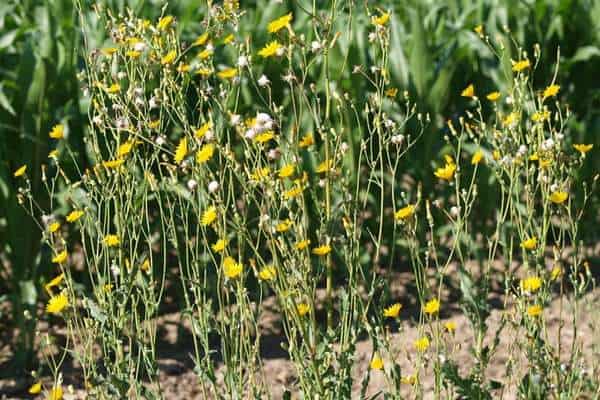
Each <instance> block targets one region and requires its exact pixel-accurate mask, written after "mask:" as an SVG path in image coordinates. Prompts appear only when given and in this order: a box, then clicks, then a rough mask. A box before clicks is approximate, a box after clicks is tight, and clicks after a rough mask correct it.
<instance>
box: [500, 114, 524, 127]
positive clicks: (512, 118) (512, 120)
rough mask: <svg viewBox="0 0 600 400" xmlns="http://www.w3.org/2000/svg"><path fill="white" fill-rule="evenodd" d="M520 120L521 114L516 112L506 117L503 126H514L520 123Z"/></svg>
mask: <svg viewBox="0 0 600 400" xmlns="http://www.w3.org/2000/svg"><path fill="white" fill-rule="evenodd" d="M519 118H520V116H519V113H518V112H516V111H513V112H511V113H510V114H508V115H507V116H506V117H504V119H503V120H502V124H504V126H510V125H513V124H514V123H516V122H517V121H519Z"/></svg>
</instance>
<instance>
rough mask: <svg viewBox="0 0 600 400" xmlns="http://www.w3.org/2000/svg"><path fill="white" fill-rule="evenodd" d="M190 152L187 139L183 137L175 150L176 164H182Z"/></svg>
mask: <svg viewBox="0 0 600 400" xmlns="http://www.w3.org/2000/svg"><path fill="white" fill-rule="evenodd" d="M187 152H188V142H187V137H185V136H184V137H182V138H181V140H180V141H179V144H178V145H177V148H176V149H175V158H174V160H175V164H181V162H182V161H183V159H184V158H185V156H186V155H187Z"/></svg>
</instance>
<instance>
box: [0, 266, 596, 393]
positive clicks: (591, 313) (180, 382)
mask: <svg viewBox="0 0 600 400" xmlns="http://www.w3.org/2000/svg"><path fill="white" fill-rule="evenodd" d="M411 279H412V274H410V273H399V274H397V275H395V276H394V282H395V284H394V286H393V287H392V292H393V294H394V297H396V298H398V299H400V300H401V302H402V303H403V304H404V308H403V311H402V313H403V317H404V319H402V320H401V321H400V322H399V323H398V324H397V325H396V326H395V327H394V329H393V332H392V333H391V336H392V343H393V344H394V346H396V348H397V349H400V350H401V353H400V354H401V357H400V358H399V359H398V360H397V362H398V363H399V364H400V366H401V369H402V373H403V374H405V375H409V374H412V373H413V372H414V370H413V361H411V354H414V350H413V347H412V346H413V342H414V341H415V340H416V339H417V338H418V337H419V336H420V335H419V332H418V329H417V328H416V327H415V324H414V322H413V321H414V316H415V315H416V312H418V306H417V305H416V303H415V302H414V300H413V301H411V300H410V298H411V294H410V293H409V291H410V289H406V288H407V287H408V286H409V285H408V284H407V283H408V282H410V280H411ZM448 296H450V297H451V294H450V293H446V294H445V296H443V298H444V297H445V298H448ZM490 300H491V303H492V304H495V305H496V306H497V308H495V309H493V310H492V312H491V316H490V317H489V319H488V323H489V326H490V328H489V332H490V334H489V335H488V336H489V337H487V338H486V342H490V341H491V336H492V333H493V332H495V331H496V328H497V327H498V326H499V322H500V319H501V316H502V313H503V312H510V311H511V310H510V307H509V308H508V309H507V310H505V311H503V310H502V309H501V308H500V307H499V306H501V303H500V302H499V298H496V299H494V298H493V296H492V298H491V299H490ZM580 304H581V306H580V314H581V318H580V322H579V325H578V327H577V337H578V344H579V345H580V346H581V349H582V351H583V354H584V357H585V359H586V361H587V364H588V366H592V365H595V366H596V368H598V366H599V365H600V334H598V332H600V318H599V317H600V312H599V311H598V310H599V306H600V289H595V290H592V291H590V292H588V293H587V294H586V295H585V297H584V298H583V299H582V300H581V301H580ZM264 308H265V310H266V311H265V312H264V313H263V317H262V319H261V321H260V326H261V329H262V331H263V332H262V335H263V342H262V347H263V349H262V350H263V351H262V353H263V354H262V358H263V367H264V371H265V377H266V380H267V384H268V387H270V388H271V389H272V397H273V398H274V399H279V398H281V396H282V393H283V391H284V390H285V389H286V388H288V389H290V390H293V387H294V381H295V372H294V367H293V365H292V363H291V362H290V361H288V360H287V359H286V358H285V353H284V351H283V350H281V347H280V344H281V343H282V341H283V340H284V337H283V336H282V335H281V331H280V328H279V322H278V317H277V314H276V313H275V312H274V311H273V310H274V309H275V307H274V300H273V299H272V298H270V299H267V300H266V301H265V304H264ZM444 308H445V310H446V311H445V313H443V314H442V315H441V316H440V320H441V322H442V323H443V322H445V321H447V320H452V321H454V322H455V323H456V326H457V329H456V333H455V334H454V335H447V346H448V349H451V354H452V356H451V358H452V359H453V360H454V361H456V362H457V364H458V365H459V366H460V371H461V372H463V373H465V372H466V371H467V370H468V369H469V368H470V366H471V365H472V357H471V355H470V353H469V351H470V348H471V340H472V330H471V328H470V326H469V323H468V321H467V319H466V317H465V316H464V315H463V314H462V313H461V312H460V310H459V309H458V307H457V305H456V304H451V303H450V304H448V303H446V304H444ZM269 310H271V311H269ZM561 310H562V318H561ZM571 313H572V308H571V306H570V305H569V304H566V303H565V304H563V307H562V309H561V304H560V301H559V300H558V299H555V300H554V301H553V302H552V303H551V305H549V306H548V307H546V309H545V310H544V318H545V319H546V321H547V324H548V331H547V338H548V341H549V342H550V343H553V344H556V343H557V342H558V335H559V326H560V323H559V322H560V321H561V320H563V321H565V320H566V321H568V320H569V316H570V315H571ZM185 325H186V324H182V323H181V321H180V314H179V313H177V312H172V313H167V314H164V315H162V316H161V317H160V320H159V326H161V329H160V332H159V335H160V347H159V355H160V356H159V368H160V383H161V388H162V391H163V393H164V398H165V399H170V400H178V399H182V400H183V399H185V400H190V399H202V398H203V397H202V395H201V393H200V388H199V386H198V384H197V378H196V375H195V374H194V372H193V363H192V361H191V357H190V353H191V352H192V351H193V350H192V347H191V337H190V333H189V330H188V329H186V327H185ZM42 329H43V327H42ZM523 334H524V333H523V332H522V331H519V330H515V329H512V328H508V329H505V330H504V333H503V334H502V336H501V341H500V345H499V348H498V349H497V351H496V352H495V354H494V356H493V357H492V359H491V362H490V365H489V368H488V370H487V374H488V376H489V378H492V379H496V380H499V381H501V382H505V381H506V378H505V377H506V376H507V374H506V369H507V365H508V361H509V360H511V359H512V357H513V356H512V355H514V354H519V353H520V351H518V350H517V349H512V350H511V347H512V346H514V344H515V342H516V340H515V339H516V338H522V335H523ZM573 335H574V330H573V326H571V324H569V323H567V324H566V325H564V326H563V327H562V329H561V330H560V336H561V341H562V343H563V346H564V345H565V344H568V345H570V344H571V341H572V338H573ZM566 347H568V346H564V347H563V349H564V350H565V351H563V354H562V357H563V358H565V361H566V357H567V355H568V353H567V351H566V350H567V349H565V348H566ZM371 356H372V346H371V343H370V342H369V341H366V340H364V341H360V342H359V343H358V344H357V347H356V360H357V362H356V365H357V366H356V370H355V377H356V378H357V379H356V383H355V393H358V392H359V390H360V381H361V379H362V376H364V374H365V373H366V372H367V370H368V366H369V361H370V359H371ZM10 357H11V353H10V347H9V346H8V344H7V343H4V344H0V365H3V364H4V363H6V362H7V360H9V359H10ZM512 360H513V361H515V363H514V365H515V367H514V368H517V369H518V370H517V371H513V372H512V373H511V376H522V375H523V373H524V371H525V370H526V368H527V362H526V360H525V359H523V358H522V357H521V359H518V358H517V359H512ZM5 365H6V364H5ZM427 370H429V371H431V368H428V369H427ZM589 373H591V374H600V371H599V370H597V369H596V370H590V371H589ZM65 375H66V376H65V378H66V379H65V382H66V384H69V383H71V384H72V385H73V386H74V387H75V389H74V390H73V391H72V392H69V390H67V393H65V396H64V398H65V400H75V399H83V398H85V396H84V394H83V390H81V388H80V387H81V379H79V373H78V372H77V370H76V368H72V371H71V372H66V373H65ZM421 382H422V383H423V388H424V398H425V399H429V398H433V395H432V393H431V390H432V387H433V379H432V375H431V374H430V373H427V371H425V372H424V373H423V374H422V375H421ZM505 383H508V384H509V385H508V386H509V390H508V391H507V392H504V393H497V394H496V396H497V398H503V399H513V398H515V392H514V390H515V386H516V383H515V382H505ZM29 384H30V381H29V380H27V379H26V377H25V378H12V379H3V380H1V379H0V399H23V398H28V397H27V395H26V388H27V387H28V385H29ZM384 386H385V381H384V375H383V373H381V372H379V371H371V380H370V384H369V388H368V393H369V394H375V393H377V391H379V390H381V389H382V388H384ZM403 390H404V394H405V396H406V398H414V397H415V394H414V393H412V390H413V387H412V386H410V385H403ZM29 398H30V397H29ZM380 398H382V397H380Z"/></svg>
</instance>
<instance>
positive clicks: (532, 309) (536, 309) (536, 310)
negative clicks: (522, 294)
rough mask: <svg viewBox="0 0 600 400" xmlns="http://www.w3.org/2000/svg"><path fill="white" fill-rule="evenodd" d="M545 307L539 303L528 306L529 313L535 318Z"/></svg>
mask: <svg viewBox="0 0 600 400" xmlns="http://www.w3.org/2000/svg"><path fill="white" fill-rule="evenodd" d="M542 311H543V308H542V306H540V305H539V304H534V305H532V306H529V307H527V315H529V316H530V317H532V318H534V317H537V316H539V315H541V314H542Z"/></svg>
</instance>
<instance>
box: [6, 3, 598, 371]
mask: <svg viewBox="0 0 600 400" xmlns="http://www.w3.org/2000/svg"><path fill="white" fill-rule="evenodd" d="M78 3H79V2H74V1H72V0H7V1H4V2H2V4H1V5H0V135H1V136H0V277H1V279H0V302H3V303H6V301H7V300H8V301H9V303H8V304H10V305H11V307H9V308H0V313H1V312H2V310H4V311H6V310H9V313H7V315H0V326H3V329H4V326H9V327H16V328H18V329H19V330H18V332H19V336H18V341H17V345H18V350H17V352H16V353H15V354H18V357H16V358H15V361H16V362H17V364H18V365H19V366H20V367H25V366H30V365H31V364H32V363H33V362H34V358H33V353H32V349H33V332H34V329H35V324H36V320H35V315H36V309H37V305H38V304H39V301H38V300H39V294H40V293H39V288H40V287H42V282H44V280H45V279H46V278H47V277H48V275H49V272H50V268H51V267H50V266H49V261H48V260H49V258H50V257H49V254H47V253H48V251H47V249H40V246H39V229H38V227H36V226H35V225H34V224H33V222H31V220H30V219H29V218H28V216H27V215H26V214H25V213H24V212H23V211H22V210H21V208H20V207H19V206H18V204H17V202H16V197H17V192H18V189H17V187H18V182H17V180H16V179H15V178H13V172H14V170H16V169H17V168H18V167H19V166H21V165H22V164H27V165H28V175H29V177H30V179H31V182H32V186H33V187H32V190H33V195H34V197H35V198H37V199H41V200H40V201H43V197H41V190H40V189H41V183H42V182H41V179H42V176H41V172H40V171H41V166H42V165H43V164H44V163H45V162H46V160H47V154H48V151H49V150H50V145H51V143H50V140H49V138H48V132H49V131H50V129H51V127H52V126H53V125H54V124H56V123H59V122H62V123H65V124H66V125H67V126H68V133H69V135H68V141H69V143H70V146H71V148H72V149H74V150H75V154H74V156H75V158H74V159H75V160H78V163H79V165H84V166H85V164H86V158H85V151H84V146H83V142H82V132H83V130H84V129H86V125H87V114H86V104H84V103H83V102H82V101H81V88H80V87H79V84H78V80H77V74H78V72H80V71H81V70H82V69H83V68H84V64H83V61H82V52H83V51H84V48H85V41H84V32H85V37H86V38H87V46H88V49H94V48H97V47H101V46H103V45H104V44H105V40H106V37H107V34H106V33H105V32H104V31H103V27H102V26H100V25H99V24H98V21H97V20H96V18H95V15H94V13H93V11H92V6H97V5H98V4H101V5H104V6H106V7H109V8H111V9H112V10H115V12H126V10H127V9H131V10H133V12H134V13H135V14H137V15H140V16H144V17H146V18H149V19H152V20H156V19H157V18H158V17H159V16H160V15H161V13H163V12H164V13H169V14H172V15H174V16H176V18H177V22H178V24H179V27H180V28H182V27H185V32H193V33H194V34H196V35H197V34H199V33H201V32H202V27H201V26H200V22H199V21H201V19H202V15H203V13H205V12H206V10H207V7H206V3H203V4H199V3H200V2H199V1H197V0H178V1H171V2H170V3H168V4H167V2H165V1H162V0H151V1H147V0H103V1H97V2H96V1H94V2H92V1H88V0H81V2H80V4H79V7H80V8H81V9H82V10H83V12H82V14H79V12H78V10H77V5H78ZM240 3H241V4H240V6H241V8H242V9H244V10H247V11H246V15H245V16H244V18H243V19H242V24H241V26H240V32H239V36H240V37H244V38H249V40H250V41H251V43H252V44H253V47H254V48H256V47H259V46H262V45H264V43H265V42H266V41H267V34H266V32H265V29H264V27H265V26H266V24H267V23H268V22H269V21H270V20H272V19H274V18H275V17H278V16H280V15H282V14H284V13H286V12H289V11H292V12H293V13H294V15H295V20H294V24H295V25H300V24H306V23H310V21H309V19H308V18H309V17H308V16H307V15H306V14H305V13H303V11H302V10H303V9H306V8H310V7H309V6H310V4H305V3H309V1H308V0H302V1H286V2H283V3H282V4H279V3H277V2H274V1H266V0H259V1H243V0H242V1H240ZM325 3H326V2H323V4H324V7H325V6H326V4H325ZM338 4H339V5H340V6H342V7H344V8H345V9H346V11H347V12H351V11H353V9H355V8H360V7H364V4H363V3H362V2H358V3H354V4H353V3H351V2H349V1H346V2H338ZM368 6H369V7H370V8H371V9H377V8H381V9H384V10H391V11H392V12H393V14H392V19H391V31H392V46H391V54H390V59H391V70H392V76H391V78H392V82H393V85H394V86H396V87H398V88H399V90H400V92H402V91H404V90H408V91H409V93H410V96H411V98H413V99H414V100H416V101H417V104H418V106H419V109H420V111H421V112H422V113H423V114H425V113H429V114H430V115H431V121H432V122H431V124H429V126H428V129H427V131H426V133H425V135H424V137H423V139H422V140H421V141H420V143H419V144H418V145H417V147H416V149H415V150H413V151H412V152H411V155H410V158H409V159H408V162H407V163H406V164H405V166H404V168H405V170H406V172H408V173H410V174H411V176H413V177H414V178H415V179H416V180H418V181H421V182H423V185H424V189H425V190H430V189H431V187H432V181H431V178H432V174H431V167H432V165H431V162H432V160H433V159H435V158H437V157H438V156H439V153H440V152H441V151H442V150H443V149H442V146H443V135H444V133H445V132H446V128H445V122H446V121H447V120H448V119H453V118H455V117H456V116H458V115H459V114H460V113H461V112H462V111H463V110H464V109H465V108H466V101H465V100H464V99H463V98H461V97H460V92H461V90H462V89H463V88H464V87H466V86H467V85H468V84H469V83H474V84H475V87H476V90H477V92H478V93H479V94H485V93H488V92H491V91H493V90H501V91H502V90H503V89H506V87H507V85H509V84H510V82H506V81H505V78H504V77H505V76H506V75H505V74H503V73H502V69H508V68H510V59H509V58H506V59H505V60H503V62H502V63H501V64H500V65H498V63H497V61H496V59H495V57H494V56H493V55H492V54H491V52H490V50H489V49H488V48H487V46H485V44H484V43H483V42H482V41H481V40H479V38H478V37H477V35H476V34H475V32H474V31H473V28H474V27H475V26H476V25H479V24H482V25H483V26H484V29H485V32H486V34H488V35H490V37H492V38H493V37H494V36H495V35H496V34H500V33H501V34H506V32H507V30H509V31H510V32H511V35H512V37H513V38H514V39H515V40H516V41H517V42H518V43H520V44H521V45H522V46H523V47H524V48H525V49H527V50H528V51H529V52H531V53H533V46H534V44H536V43H539V45H540V47H541V50H542V60H543V62H542V63H541V64H540V65H539V66H538V72H537V73H536V77H537V78H538V79H540V80H542V79H543V80H544V81H540V82H536V86H538V87H543V86H545V85H547V84H548V82H549V81H550V80H551V78H552V76H553V74H554V68H555V61H556V60H557V56H558V55H559V57H560V58H559V61H560V69H559V72H558V82H559V83H560V84H561V93H560V98H561V100H562V101H564V102H566V103H567V104H568V105H569V107H570V108H571V110H572V112H573V118H571V120H570V122H569V132H570V137H568V138H567V140H569V141H571V142H572V143H593V144H594V147H595V150H596V149H598V147H600V140H599V139H598V137H599V132H600V79H599V78H598V72H599V71H600V0H479V1H472V0H446V1H444V0H408V1H402V2H396V1H373V2H368ZM361 11H364V10H361ZM362 14H365V13H364V12H362ZM369 24H370V21H369V20H368V19H367V17H366V16H365V17H364V18H362V19H359V20H358V21H357V24H356V25H355V26H353V27H352V29H353V37H352V38H351V39H348V38H347V37H346V36H344V35H342V36H341V37H340V40H341V41H342V43H341V46H340V47H341V49H342V51H340V52H339V53H337V54H335V55H334V56H332V58H331V60H332V61H331V62H332V64H334V65H336V64H337V65H341V64H343V63H346V65H347V68H345V69H344V70H343V73H342V74H341V75H340V76H338V77H336V80H337V84H338V85H339V87H340V88H342V89H343V90H344V91H347V92H352V93H353V94H354V96H356V97H358V96H359V95H360V93H362V92H364V91H366V90H367V84H366V82H364V81H362V80H361V78H360V76H358V75H353V74H352V67H353V66H355V65H363V66H367V65H370V64H371V63H370V58H371V55H372V51H373V49H371V48H370V43H369V41H368V34H369V30H370V26H369ZM336 29H337V30H338V31H340V32H346V31H347V30H348V26H345V24H344V22H343V21H342V20H340V22H339V26H337V27H336ZM194 38H195V37H189V38H188V39H189V40H190V41H191V40H193V39H194ZM559 48H560V52H559V51H558V49H559ZM223 62H224V63H227V62H228V63H229V64H230V65H232V64H234V62H235V60H233V59H231V60H223ZM268 74H269V75H270V76H276V75H277V74H280V71H277V69H276V67H274V69H273V70H272V71H268ZM273 81H274V85H275V86H274V87H273V92H274V93H276V94H278V95H279V96H282V97H284V96H285V91H284V88H283V86H282V85H281V83H278V82H277V81H279V80H276V79H274V80H273ZM278 84H279V85H281V86H279V87H278V86H277V85H278ZM59 146H61V145H60V144H59ZM68 162H69V160H63V163H68ZM599 164H600V161H599V160H598V158H597V157H596V158H593V159H592V160H590V161H589V162H587V163H586V164H585V168H586V169H585V170H584V171H583V173H582V176H581V177H580V178H581V181H590V180H591V179H592V177H593V174H594V173H595V171H598V167H599V166H600V165H599ZM482 192H483V190H482ZM482 194H483V196H482V201H481V203H480V208H481V209H480V210H478V212H480V213H481V214H482V215H486V214H488V215H489V212H490V211H491V210H492V208H493V207H494V202H493V201H492V199H493V198H494V194H493V193H489V194H485V193H482ZM486 199H488V200H490V201H486ZM59 203H60V202H59ZM599 206H600V199H599V198H598V196H594V197H593V198H592V207H591V208H589V209H588V210H587V213H588V218H584V221H586V226H584V227H583V234H584V237H586V238H587V239H589V240H588V241H592V242H594V241H596V240H597V238H598V233H597V229H596V226H597V224H598V222H599V221H598V219H599V212H598V210H599ZM7 331H10V330H7Z"/></svg>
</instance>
